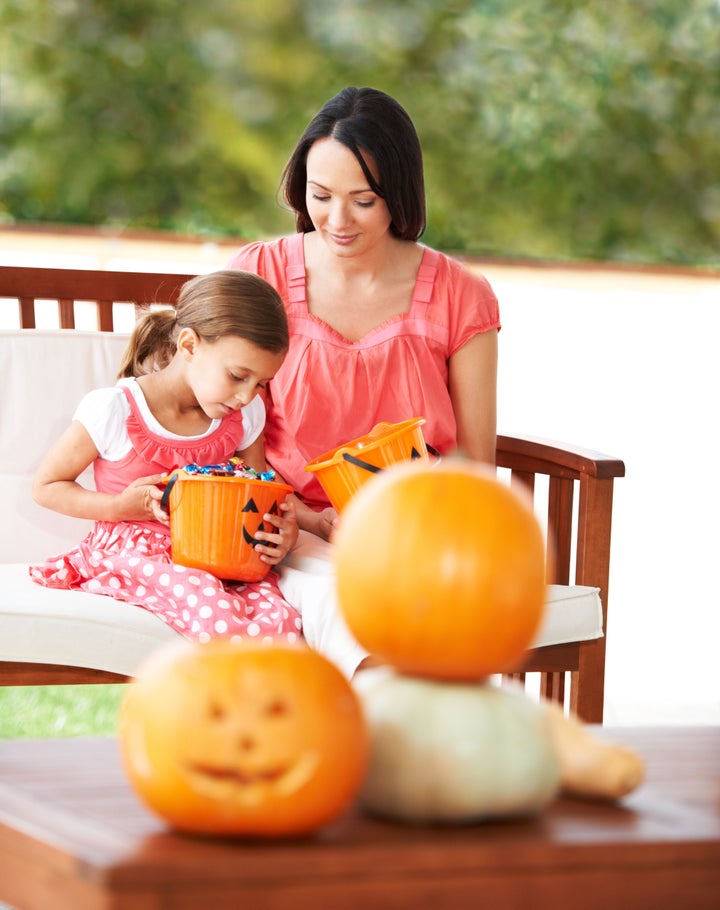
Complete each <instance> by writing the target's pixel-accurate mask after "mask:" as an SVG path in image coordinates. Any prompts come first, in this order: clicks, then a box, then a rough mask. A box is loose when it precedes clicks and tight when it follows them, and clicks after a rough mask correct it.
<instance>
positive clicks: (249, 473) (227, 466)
mask: <svg viewBox="0 0 720 910" xmlns="http://www.w3.org/2000/svg"><path fill="white" fill-rule="evenodd" d="M182 470H183V471H185V473H186V474H208V475H210V476H211V477H243V478H246V479H248V480H268V481H272V480H274V479H275V471H273V470H272V469H270V470H269V471H256V470H255V468H251V467H250V465H247V464H245V462H244V461H243V460H242V459H241V458H238V457H237V456H233V457H232V458H230V459H229V460H228V461H225V462H223V463H222V464H206V465H199V464H186V465H185V467H184V468H182Z"/></svg>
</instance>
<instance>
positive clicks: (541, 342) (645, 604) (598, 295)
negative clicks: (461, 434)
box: [484, 266, 720, 724]
mask: <svg viewBox="0 0 720 910" xmlns="http://www.w3.org/2000/svg"><path fill="white" fill-rule="evenodd" d="M484 272H485V274H486V275H487V277H488V278H489V279H490V281H491V283H492V284H493V286H494V288H495V290H496V293H497V294H498V297H499V299H500V303H501V313H502V319H503V329H502V331H501V333H500V352H501V353H500V357H501V361H500V371H499V402H498V404H499V431H500V432H504V433H508V434H512V433H526V434H530V435H536V436H550V437H553V438H555V439H559V440H563V441H571V442H574V443H576V444H578V445H582V446H584V447H586V448H590V449H597V450H600V451H603V452H606V453H607V454H610V455H614V456H617V457H619V458H622V460H623V461H624V462H625V466H626V476H625V477H624V478H622V479H619V480H617V481H616V483H615V498H614V526H613V542H612V558H611V569H610V596H609V610H610V614H609V619H608V649H607V684H606V723H619V724H626V723H627V724H634V723H640V724H641V723H656V722H663V723H677V724H682V723H690V722H692V723H720V658H719V657H718V648H719V647H720V596H719V595H718V588H717V586H716V583H715V582H716V576H717V568H716V567H717V565H718V562H719V551H720V533H719V530H718V529H719V527H720V476H719V474H720V472H719V471H718V468H717V466H716V457H717V456H716V449H715V448H714V445H713V444H714V443H715V440H716V439H717V435H718V423H719V419H718V408H719V406H718V393H719V392H720V366H719V364H720V357H718V344H719V340H720V281H718V280H714V281H711V280H710V279H706V280H701V279H692V280H686V279H681V278H679V277H677V276H671V275H665V276H662V275H654V276H649V275H633V274H627V275H626V274H623V273H618V272H614V273H610V274H608V273H605V272H594V273H583V272H560V271H553V270H546V269H534V270H529V269H516V270H509V269H506V268H499V267H491V266H488V267H486V268H485V269H484ZM691 453H692V454H691Z"/></svg>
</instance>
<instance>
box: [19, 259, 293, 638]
mask: <svg viewBox="0 0 720 910" xmlns="http://www.w3.org/2000/svg"><path fill="white" fill-rule="evenodd" d="M287 348H288V326H287V319H286V316H285V310H284V307H283V304H282V301H281V300H280V297H279V296H278V294H277V293H276V292H275V291H274V290H273V288H272V287H271V286H270V285H269V284H268V283H267V282H265V281H264V280H263V279H262V278H258V277H257V276H255V275H251V274H250V273H248V272H240V271H224V272H223V271H221V272H215V273H213V274H210V275H203V276H200V277H199V278H195V279H193V280H192V281H189V282H188V283H187V284H186V285H185V286H184V287H183V289H182V292H181V294H180V298H179V300H178V303H177V308H176V309H175V310H174V311H173V310H168V309H161V310H157V311H151V312H150V313H148V314H147V315H145V316H144V317H143V318H142V319H141V320H140V321H139V322H138V323H137V325H136V327H135V330H134V331H133V334H132V336H131V339H130V343H129V345H128V348H127V350H126V352H125V356H124V358H123V363H122V365H121V370H120V377H121V378H120V379H119V381H118V383H117V385H115V386H114V387H113V388H108V389H96V390H95V391H93V392H90V393H89V394H88V395H86V396H85V398H83V400H82V401H81V402H80V404H79V406H78V408H77V410H76V412H75V415H74V419H73V422H72V423H71V425H70V427H69V428H68V429H67V430H66V431H65V433H64V434H63V435H62V436H61V437H60V439H59V440H58V441H57V442H56V443H55V445H54V446H53V447H52V449H51V450H50V451H49V452H48V454H47V455H46V456H45V458H44V460H43V462H42V464H41V465H40V468H39V469H38V472H37V475H36V477H35V480H34V484H33V496H34V498H35V500H36V501H37V502H38V503H39V504H40V505H43V506H46V507H47V508H49V509H54V510H55V511H57V512H62V513H63V514H65V515H71V516H74V517H77V518H90V519H93V520H94V522H95V524H94V527H93V529H92V530H91V531H90V533H89V534H88V536H87V537H86V538H85V540H83V541H82V542H81V543H80V544H79V545H78V546H77V547H75V548H74V549H73V550H71V551H70V552H68V553H64V554H62V555H60V556H55V557H53V558H52V559H49V560H48V561H47V562H46V563H45V564H44V565H38V566H31V567H30V575H31V577H32V579H33V580H34V581H36V582H37V583H38V584H41V585H45V586H47V587H51V588H79V589H82V590H83V591H88V592H91V593H93V594H107V595H109V596H110V597H113V598H115V599H116V600H123V601H127V602H128V603H133V604H137V605H138V606H140V607H144V608H145V609H146V610H150V611H151V612H153V613H156V614H157V615H158V616H159V617H160V618H161V619H163V620H164V621H165V622H166V623H168V624H169V625H170V626H172V627H173V628H174V629H176V630H177V631H178V632H180V633H181V634H182V635H185V636H187V637H188V638H196V639H199V640H201V641H205V640H207V639H209V638H211V637H213V636H224V637H233V636H252V637H260V638H265V637H273V638H275V637H282V638H285V639H287V640H290V641H293V640H295V639H297V638H299V637H300V629H301V619H300V615H299V613H298V612H297V611H296V610H295V609H293V608H292V607H291V606H290V605H289V604H288V603H287V602H286V601H285V600H284V599H283V597H282V595H281V594H280V591H279V589H278V587H277V576H276V574H275V573H274V572H272V571H271V572H270V573H269V574H268V576H267V577H266V579H264V580H263V581H260V582H255V583H249V584H242V583H223V582H222V581H220V580H218V579H217V578H215V577H214V576H213V575H212V574H210V573H208V572H204V571H200V570H197V569H188V568H186V567H184V566H180V565H176V564H174V563H173V561H172V558H171V552H170V532H169V518H168V515H167V514H166V513H165V512H164V511H163V509H162V508H161V505H160V500H161V498H162V490H161V489H160V488H159V487H158V483H159V482H160V481H161V479H162V478H163V476H164V475H165V474H166V473H167V472H169V471H170V470H172V469H173V468H174V467H177V466H183V465H187V464H192V463H196V464H201V465H204V464H218V463H222V462H225V461H227V460H228V459H229V458H230V457H232V456H234V455H237V456H239V457H240V458H241V459H242V460H243V461H244V462H245V463H246V464H247V465H248V466H249V467H251V468H253V469H255V470H256V471H258V472H261V471H264V470H266V463H265V457H264V454H263V446H262V430H263V426H264V423H265V407H264V404H263V401H262V398H261V397H259V396H258V392H259V391H260V390H261V389H263V388H264V387H265V384H266V383H267V382H268V381H269V380H270V379H271V378H272V376H274V375H275V372H276V371H277V369H278V368H279V366H280V364H281V363H282V361H283V359H284V357H285V354H286V352H287ZM91 464H92V466H93V471H94V476H95V486H96V490H89V489H86V488H84V487H83V486H81V485H80V484H79V483H78V477H79V476H80V474H81V473H82V472H83V471H84V470H85V468H86V467H88V465H91ZM281 508H282V509H283V512H284V514H282V515H270V514H267V515H265V516H264V517H263V520H264V522H265V523H266V524H267V523H269V524H271V525H272V526H273V530H272V531H262V532H260V531H259V532H258V533H257V534H256V537H258V538H260V539H262V540H263V541H266V543H263V544H258V545H257V546H256V550H257V551H258V552H259V553H260V554H261V556H260V558H261V559H262V560H263V561H264V562H267V563H269V564H270V565H271V566H275V565H277V564H278V563H279V562H280V561H281V560H282V559H283V557H284V556H285V555H286V553H287V552H288V551H289V550H290V549H291V547H292V546H293V545H294V544H295V542H296V540H297V536H298V529H297V522H296V519H295V507H294V504H293V503H292V502H287V503H286V504H284V505H283V506H282V507H281Z"/></svg>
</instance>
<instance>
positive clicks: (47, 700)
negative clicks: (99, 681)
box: [0, 685, 126, 739]
mask: <svg viewBox="0 0 720 910" xmlns="http://www.w3.org/2000/svg"><path fill="white" fill-rule="evenodd" d="M125 688H126V687H125V686H124V685H93V686H17V687H16V686H7V687H0V739H35V738H38V737H39V738H46V737H49V738H53V737H69V736H113V735H114V734H115V733H116V732H117V717H118V711H119V708H120V701H121V700H122V696H123V692H124V691H125Z"/></svg>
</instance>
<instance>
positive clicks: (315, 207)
mask: <svg viewBox="0 0 720 910" xmlns="http://www.w3.org/2000/svg"><path fill="white" fill-rule="evenodd" d="M365 160H366V162H367V165H368V168H369V169H370V173H371V174H372V175H373V177H374V178H375V179H376V180H377V179H378V174H377V169H376V167H375V162H374V160H373V159H372V157H371V156H370V155H367V154H366V155H365ZM305 201H306V205H307V210H308V214H309V216H310V219H311V221H312V223H313V224H314V225H315V230H316V231H317V232H318V234H319V235H320V236H321V237H322V239H323V240H324V241H325V243H326V244H327V245H328V247H329V248H330V250H331V251H332V252H333V253H334V254H335V255H336V256H342V257H350V256H358V255H360V254H361V253H365V252H367V251H368V250H369V249H371V248H372V247H374V246H375V245H376V244H377V243H378V242H379V241H382V240H385V239H386V238H387V237H388V236H390V223H391V222H392V218H391V216H390V212H389V211H388V207H387V205H386V204H385V201H384V200H383V199H381V198H380V196H377V195H376V194H375V193H374V192H373V191H372V190H371V189H370V186H369V184H368V182H367V178H366V177H365V174H363V171H362V168H361V167H360V164H359V163H358V161H357V159H356V158H355V156H354V155H353V153H352V152H351V151H350V149H349V148H347V147H346V146H344V145H343V144H342V143H341V142H338V141H337V140H336V139H318V141H317V142H315V143H314V145H313V146H312V147H311V148H310V151H309V152H308V156H307V188H306V191H305Z"/></svg>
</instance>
